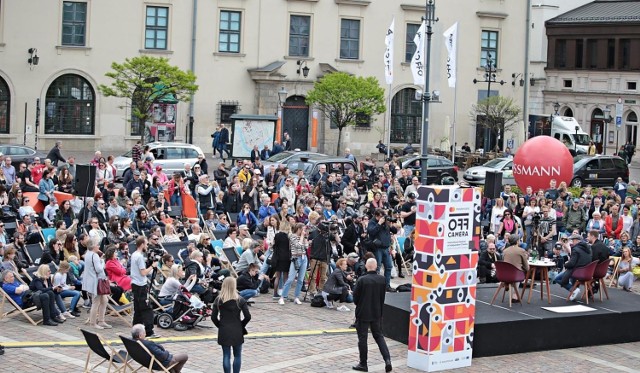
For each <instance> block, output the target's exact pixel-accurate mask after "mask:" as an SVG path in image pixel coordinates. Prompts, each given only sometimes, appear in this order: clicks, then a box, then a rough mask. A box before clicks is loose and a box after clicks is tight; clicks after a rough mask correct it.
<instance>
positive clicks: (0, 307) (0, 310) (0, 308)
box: [0, 286, 43, 326]
mask: <svg viewBox="0 0 640 373" xmlns="http://www.w3.org/2000/svg"><path fill="white" fill-rule="evenodd" d="M0 295H2V301H0V320H2V319H4V318H5V317H11V316H13V315H16V314H18V313H19V314H21V315H22V316H24V317H25V318H26V319H27V320H29V322H30V323H31V324H32V325H33V326H38V324H40V323H41V322H42V321H43V320H39V321H35V320H33V319H32V318H31V316H29V312H31V311H36V310H37V308H36V306H32V307H28V308H24V309H23V308H21V307H20V306H18V305H17V304H16V302H14V301H13V299H11V297H10V296H9V294H7V293H6V292H5V291H4V289H3V288H2V286H0ZM5 302H8V303H9V304H10V305H12V306H13V308H14V309H12V310H9V311H7V312H5V311H4V305H5Z"/></svg>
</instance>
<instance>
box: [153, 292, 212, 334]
mask: <svg viewBox="0 0 640 373" xmlns="http://www.w3.org/2000/svg"><path fill="white" fill-rule="evenodd" d="M211 314H212V311H211V307H210V306H208V305H207V304H205V303H204V302H203V301H202V300H200V298H198V296H197V295H193V294H191V292H189V290H187V288H185V287H184V286H180V290H179V293H178V294H176V295H175V296H174V298H173V307H172V308H171V309H168V310H166V311H163V312H161V313H159V314H158V315H157V317H156V323H157V324H158V326H159V327H161V328H162V329H169V328H171V327H173V328H174V329H175V330H178V331H185V330H189V329H191V328H194V327H195V326H196V325H198V323H199V322H200V321H202V320H204V319H206V318H207V317H211Z"/></svg>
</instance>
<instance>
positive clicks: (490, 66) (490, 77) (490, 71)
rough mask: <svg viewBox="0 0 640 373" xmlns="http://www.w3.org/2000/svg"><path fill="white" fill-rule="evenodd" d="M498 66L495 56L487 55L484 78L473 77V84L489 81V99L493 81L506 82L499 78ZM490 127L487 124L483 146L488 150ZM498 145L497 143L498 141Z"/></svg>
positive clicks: (501, 83) (502, 83)
mask: <svg viewBox="0 0 640 373" xmlns="http://www.w3.org/2000/svg"><path fill="white" fill-rule="evenodd" d="M497 71H498V70H497V67H496V64H495V62H494V61H493V58H492V57H491V54H489V55H487V64H486V65H485V66H484V80H478V79H473V84H477V83H487V99H489V97H491V83H498V84H500V85H504V84H505V83H506V82H505V81H504V80H500V81H498V80H497V77H496V72H497ZM487 130H488V128H486V126H485V136H484V138H485V143H484V144H483V146H482V147H483V148H484V149H485V150H486V149H487V145H488V143H487V140H488V136H487V132H486V131H487ZM496 145H497V143H496Z"/></svg>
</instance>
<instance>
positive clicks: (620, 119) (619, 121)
mask: <svg viewBox="0 0 640 373" xmlns="http://www.w3.org/2000/svg"><path fill="white" fill-rule="evenodd" d="M616 126H617V127H618V128H620V127H622V117H616Z"/></svg>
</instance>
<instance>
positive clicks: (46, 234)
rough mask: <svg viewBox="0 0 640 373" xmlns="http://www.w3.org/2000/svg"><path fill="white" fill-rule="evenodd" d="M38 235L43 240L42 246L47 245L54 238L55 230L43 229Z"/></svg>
mask: <svg viewBox="0 0 640 373" xmlns="http://www.w3.org/2000/svg"><path fill="white" fill-rule="evenodd" d="M40 234H41V235H42V239H43V240H44V244H45V245H46V244H48V243H49V241H51V240H52V239H54V238H56V229H55V228H44V229H41V230H40Z"/></svg>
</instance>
